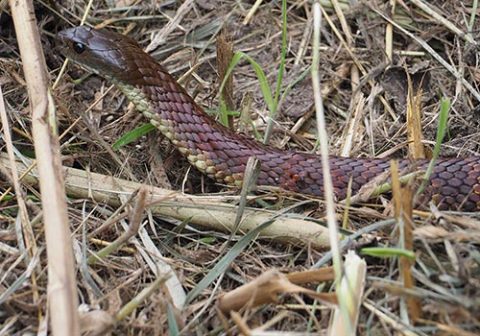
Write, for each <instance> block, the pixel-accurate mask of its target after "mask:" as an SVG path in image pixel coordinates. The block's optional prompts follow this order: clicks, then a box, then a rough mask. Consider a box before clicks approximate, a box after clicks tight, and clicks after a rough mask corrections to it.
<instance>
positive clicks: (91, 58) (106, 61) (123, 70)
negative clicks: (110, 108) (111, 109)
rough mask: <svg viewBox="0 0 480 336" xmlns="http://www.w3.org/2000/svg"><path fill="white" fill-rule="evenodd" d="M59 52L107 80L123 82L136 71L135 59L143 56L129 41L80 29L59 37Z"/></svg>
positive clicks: (105, 32) (111, 34)
mask: <svg viewBox="0 0 480 336" xmlns="http://www.w3.org/2000/svg"><path fill="white" fill-rule="evenodd" d="M57 39H58V41H59V42H60V51H61V52H62V53H63V54H64V55H65V56H66V57H67V58H70V59H72V60H73V61H75V62H77V63H79V64H81V65H82V66H84V67H85V68H87V69H88V70H90V71H92V72H94V73H97V74H100V75H102V76H105V77H110V78H117V79H118V78H122V77H123V78H124V77H126V76H128V74H129V72H130V70H135V69H136V67H134V66H135V55H140V54H143V51H142V49H141V48H140V46H139V45H138V44H137V43H136V42H135V41H134V40H132V39H130V38H128V37H126V36H123V35H120V34H118V33H114V32H111V31H108V30H105V29H99V30H96V29H93V28H90V27H87V26H79V27H74V28H69V29H66V30H62V31H61V32H59V33H58V35H57Z"/></svg>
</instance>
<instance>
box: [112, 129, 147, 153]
mask: <svg viewBox="0 0 480 336" xmlns="http://www.w3.org/2000/svg"><path fill="white" fill-rule="evenodd" d="M154 129H155V126H153V125H152V124H150V123H148V124H143V125H141V126H139V127H137V128H135V129H133V130H131V131H130V132H127V133H125V134H124V135H123V136H122V137H121V138H120V139H118V140H117V141H115V143H114V144H113V146H112V148H113V149H114V150H118V149H120V147H123V146H125V145H128V144H129V143H131V142H134V141H136V140H137V139H138V138H140V137H142V136H144V135H145V134H148V133H149V132H151V131H153V130H154Z"/></svg>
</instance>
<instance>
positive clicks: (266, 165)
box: [58, 26, 480, 211]
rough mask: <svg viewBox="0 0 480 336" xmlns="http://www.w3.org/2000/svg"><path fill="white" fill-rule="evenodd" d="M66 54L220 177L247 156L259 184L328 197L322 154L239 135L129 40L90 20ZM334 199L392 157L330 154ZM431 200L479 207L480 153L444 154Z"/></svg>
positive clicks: (64, 37)
mask: <svg viewBox="0 0 480 336" xmlns="http://www.w3.org/2000/svg"><path fill="white" fill-rule="evenodd" d="M58 39H59V40H60V42H61V48H62V52H63V53H64V54H65V56H67V57H68V58H70V59H72V60H74V61H75V62H77V63H80V64H81V65H82V66H84V67H86V68H87V69H89V70H91V71H93V72H95V73H97V74H99V75H101V76H103V77H105V78H107V79H108V80H111V81H112V82H113V83H114V84H115V85H116V86H117V87H118V88H119V89H120V90H121V91H122V92H123V93H124V94H125V95H126V96H127V97H128V99H129V100H130V101H132V102H133V103H134V104H135V106H136V108H137V109H138V110H139V111H141V112H142V113H143V114H144V115H145V116H146V117H147V118H148V119H149V120H150V122H151V123H152V124H153V125H155V126H156V127H157V128H158V129H159V130H160V131H161V133H163V135H164V136H166V137H167V138H168V139H170V141H171V142H172V143H173V144H174V145H175V146H176V147H177V148H178V150H179V151H180V152H181V153H182V154H183V155H184V156H185V157H186V158H187V159H188V161H189V162H190V163H191V164H192V165H193V166H195V167H196V168H197V169H198V170H200V171H201V172H202V173H204V174H206V175H207V176H209V177H210V178H212V179H214V180H216V181H217V182H219V183H225V184H229V185H241V183H242V181H243V175H244V171H245V167H246V164H247V160H248V159H249V157H252V156H253V157H256V158H257V159H258V160H259V162H260V167H261V168H260V173H259V176H258V180H257V184H259V185H270V186H278V187H281V188H284V189H286V190H291V191H295V192H300V193H305V194H311V195H315V196H320V197H322V196H323V195H324V188H323V175H322V168H321V160H320V157H319V156H317V155H312V154H308V153H303V152H296V151H287V150H280V149H278V148H275V147H273V146H268V145H263V144H261V143H259V142H257V141H255V140H253V139H250V138H248V137H246V136H244V135H242V134H237V133H235V132H233V131H232V130H230V129H229V128H226V127H224V126H223V125H221V124H219V123H217V122H216V121H215V120H213V119H212V118H211V117H210V116H208V115H207V114H206V113H205V112H204V111H203V109H202V108H201V107H200V106H199V105H197V104H196V103H195V101H194V100H193V98H192V97H191V96H190V95H189V94H188V93H187V92H186V91H185V89H184V88H182V87H181V86H180V85H179V84H178V83H177V82H176V80H175V79H174V78H173V77H172V76H171V75H170V74H169V73H168V72H167V71H166V70H165V69H164V68H163V67H162V66H161V65H160V64H158V63H157V62H156V61H155V60H154V59H153V58H152V57H151V56H150V55H149V54H147V53H145V52H144V51H143V50H142V49H141V47H139V45H138V44H137V43H136V42H135V41H133V40H132V39H130V38H128V37H125V36H123V35H120V34H117V33H114V32H111V31H107V30H95V29H92V28H88V27H85V26H80V27H75V28H70V29H67V30H64V31H62V32H60V33H59V34H58ZM329 162H330V170H331V175H332V180H333V185H334V192H335V196H336V198H337V199H339V200H340V199H344V198H345V197H346V195H347V190H348V188H349V186H348V184H349V180H350V179H352V184H351V191H352V194H355V193H356V192H358V191H359V190H360V188H361V187H362V186H363V185H365V184H366V183H368V182H369V181H371V180H372V179H373V178H375V177H377V176H378V175H379V174H381V173H383V172H385V171H386V170H388V169H389V166H390V163H389V160H387V159H378V158H361V159H357V158H344V157H334V156H332V157H330V160H329ZM399 166H400V169H402V170H403V171H406V170H408V171H413V170H415V171H425V170H426V168H427V166H428V161H427V160H417V161H412V160H408V159H404V160H400V161H399ZM429 201H433V202H434V203H436V204H437V205H438V206H439V207H440V208H441V209H452V210H463V211H478V210H480V157H479V156H469V157H466V158H441V159H439V160H437V162H436V164H435V167H434V170H433V173H432V174H431V176H430V180H429V182H428V184H427V186H426V188H425V190H424V192H423V193H422V195H421V197H420V198H419V199H418V204H416V205H417V206H424V205H425V204H427V202H429Z"/></svg>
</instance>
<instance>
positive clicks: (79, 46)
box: [72, 42, 87, 54]
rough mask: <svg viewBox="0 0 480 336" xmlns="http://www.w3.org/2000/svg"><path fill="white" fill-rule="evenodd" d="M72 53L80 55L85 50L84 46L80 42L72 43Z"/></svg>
mask: <svg viewBox="0 0 480 336" xmlns="http://www.w3.org/2000/svg"><path fill="white" fill-rule="evenodd" d="M72 48H73V51H75V52H76V53H77V54H81V53H83V52H84V51H85V49H87V48H86V47H85V44H83V43H80V42H73V44H72Z"/></svg>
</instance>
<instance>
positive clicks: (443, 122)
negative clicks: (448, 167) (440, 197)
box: [417, 97, 450, 195]
mask: <svg viewBox="0 0 480 336" xmlns="http://www.w3.org/2000/svg"><path fill="white" fill-rule="evenodd" d="M449 111H450V99H449V98H446V97H443V98H442V100H441V101H440V114H439V117H438V128H437V137H436V140H435V147H434V148H433V154H432V159H431V160H430V163H429V164H428V168H427V171H426V172H425V176H424V178H423V181H422V184H421V185H420V187H419V188H418V191H417V195H418V194H420V193H421V192H422V191H423V189H425V186H426V185H427V183H428V180H429V179H430V175H432V172H433V168H434V167H435V162H436V161H437V158H438V156H439V155H440V149H441V146H442V142H443V138H445V134H446V133H447V123H448V112H449Z"/></svg>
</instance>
